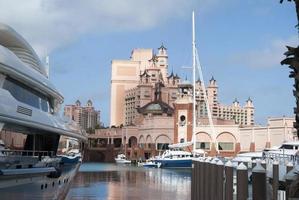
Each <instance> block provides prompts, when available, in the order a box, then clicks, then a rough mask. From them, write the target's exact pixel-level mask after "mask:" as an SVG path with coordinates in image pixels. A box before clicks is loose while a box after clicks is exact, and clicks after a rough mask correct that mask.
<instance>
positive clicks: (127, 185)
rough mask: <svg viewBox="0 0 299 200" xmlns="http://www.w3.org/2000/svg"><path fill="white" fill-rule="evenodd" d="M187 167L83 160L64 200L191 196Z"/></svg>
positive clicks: (185, 199)
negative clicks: (155, 166)
mask: <svg viewBox="0 0 299 200" xmlns="http://www.w3.org/2000/svg"><path fill="white" fill-rule="evenodd" d="M190 193H191V170H188V169H186V170H168V169H156V168H142V167H135V166H124V165H116V164H103V163H85V164H83V165H82V166H81V168H80V170H79V173H78V174H77V175H76V177H75V179H74V180H73V183H72V186H71V188H70V190H69V193H68V195H67V198H66V199H68V200H79V199H84V200H85V199H90V200H95V199H97V200H98V199H101V200H102V199H103V200H106V199H107V200H118V199H122V200H125V199H128V200H137V199H144V200H146V199H151V200H159V199H161V200H167V199H171V200H176V199H179V200H189V199H191V196H190Z"/></svg>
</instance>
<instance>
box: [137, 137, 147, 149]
mask: <svg viewBox="0 0 299 200" xmlns="http://www.w3.org/2000/svg"><path fill="white" fill-rule="evenodd" d="M138 145H139V147H140V148H142V149H144V148H145V139H144V136H143V135H141V136H140V137H139V142H138Z"/></svg>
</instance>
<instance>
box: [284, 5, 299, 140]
mask: <svg viewBox="0 0 299 200" xmlns="http://www.w3.org/2000/svg"><path fill="white" fill-rule="evenodd" d="M283 1H284V0H280V3H283ZM287 1H289V2H292V1H293V2H294V3H295V6H296V13H297V21H298V23H297V25H296V28H297V29H298V28H299V26H298V25H299V0H287ZM287 49H288V51H287V52H285V53H284V55H285V56H286V58H285V59H284V60H283V61H281V64H282V65H289V68H290V69H291V70H292V71H291V72H290V75H289V77H290V78H294V81H295V84H294V88H295V90H294V96H295V98H296V107H295V108H294V114H295V115H296V122H295V123H294V128H296V130H297V136H298V137H299V47H289V46H287Z"/></svg>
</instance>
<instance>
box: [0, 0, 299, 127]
mask: <svg viewBox="0 0 299 200" xmlns="http://www.w3.org/2000/svg"><path fill="white" fill-rule="evenodd" d="M0 6H1V7H2V8H3V7H4V6H5V7H6V8H7V9H5V11H1V12H0V22H3V23H6V24H9V25H11V26H12V27H13V28H15V29H16V30H17V31H18V32H19V33H21V34H22V35H23V36H24V37H25V38H26V39H27V40H28V41H29V42H30V43H31V44H32V45H33V47H34V48H35V49H36V50H37V52H38V54H39V55H40V56H41V58H42V59H44V57H45V55H46V54H49V55H50V65H51V69H50V79H51V81H52V82H53V83H54V84H55V85H56V87H57V88H58V89H59V90H60V91H61V92H62V93H63V95H64V96H65V103H66V104H72V103H74V102H75V101H76V100H77V99H79V100H80V101H81V102H82V103H86V101H87V100H88V99H91V100H92V101H93V102H94V104H95V107H96V108H97V109H99V110H101V118H102V121H103V122H104V123H105V124H106V125H108V124H109V109H110V105H109V100H110V76H111V72H110V69H111V60H113V59H129V56H130V52H131V50H132V49H133V48H154V49H157V48H158V47H159V46H160V45H161V43H162V42H163V43H164V45H165V46H166V47H167V48H168V54H169V71H171V69H173V70H174V72H177V73H178V74H179V75H180V76H181V77H185V76H187V77H188V78H189V79H191V71H190V72H189V71H188V70H184V69H182V66H188V65H189V66H190V65H191V12H192V10H193V9H194V10H195V14H196V33H197V34H196V37H197V48H198V50H199V54H200V61H201V63H202V67H203V73H204V77H205V79H206V81H207V80H209V79H210V78H211V76H212V75H213V76H214V77H215V79H216V80H217V82H218V86H219V101H220V102H221V103H223V104H231V103H232V101H233V100H234V99H235V98H237V99H238V100H239V101H240V103H241V104H242V105H244V103H245V101H246V100H247V98H248V97H249V96H250V97H251V98H252V99H253V102H254V105H255V108H256V112H255V118H256V122H257V123H260V124H265V122H266V119H267V117H270V116H272V117H279V116H283V115H286V116H292V115H293V113H292V110H293V107H294V106H295V98H294V97H293V95H292V89H293V88H292V85H293V80H291V79H289V78H288V74H289V70H288V68H287V67H286V66H281V65H280V64H279V62H280V60H281V59H282V58H283V52H284V51H285V48H284V45H287V44H288V45H293V46H295V45H297V44H298V35H297V30H296V29H295V25H296V16H295V9H294V5H293V3H289V2H287V1H286V2H285V3H284V4H279V0H267V1H265V0H255V1H252V0H227V1H223V0H197V1H196V0H194V1H193V0H189V1H186V0H159V1H152V0H151V1H150V0H139V1H137V0H110V1H109V0H86V1H83V0H76V1H70V0H52V1H49V0H48V1H46V0H28V1H26V2H25V1H24V2H22V3H20V1H17V0H11V1H8V0H7V1H3V0H0Z"/></svg>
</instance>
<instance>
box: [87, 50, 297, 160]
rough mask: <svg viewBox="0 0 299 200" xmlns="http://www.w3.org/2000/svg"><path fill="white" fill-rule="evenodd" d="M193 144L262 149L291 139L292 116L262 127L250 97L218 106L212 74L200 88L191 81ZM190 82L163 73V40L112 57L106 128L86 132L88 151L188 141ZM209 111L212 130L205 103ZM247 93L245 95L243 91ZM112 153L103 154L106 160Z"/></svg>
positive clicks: (147, 152)
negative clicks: (127, 54) (158, 44)
mask: <svg viewBox="0 0 299 200" xmlns="http://www.w3.org/2000/svg"><path fill="white" fill-rule="evenodd" d="M195 87H196V88H195V89H196V127H195V131H196V141H197V142H196V148H198V149H199V148H200V149H204V150H205V151H206V152H207V153H208V154H210V155H216V154H217V155H223V156H233V155H235V154H236V153H238V152H246V151H255V150H262V149H263V148H265V147H271V146H274V145H279V144H280V143H281V141H288V140H290V139H293V137H294V136H293V132H294V129H293V121H294V119H293V118H286V117H281V118H269V119H268V123H267V125H266V126H257V125H255V123H254V112H255V108H254V105H253V101H252V99H251V98H250V97H249V98H248V99H247V100H246V102H245V104H244V106H241V104H240V103H239V101H238V100H237V99H235V100H234V101H233V103H232V104H231V105H223V104H221V103H220V102H219V99H218V93H219V91H218V84H217V82H216V80H215V78H214V77H212V78H211V79H210V81H209V83H208V86H207V87H206V90H205V91H204V90H203V88H202V84H201V83H200V81H197V82H196V86H195ZM192 88H193V86H192V84H191V83H190V82H189V81H188V80H182V79H181V78H180V77H179V76H178V75H177V74H176V73H174V72H173V71H172V72H170V73H169V72H168V54H167V49H166V47H165V46H164V45H161V47H159V48H158V51H157V54H155V52H154V50H153V49H134V50H133V51H132V53H131V57H130V59H129V60H113V61H112V75H111V105H110V106H111V107H110V127H112V128H110V129H98V130H96V132H95V134H93V135H90V136H89V146H90V149H91V150H100V149H103V148H104V149H105V148H106V147H108V146H109V147H110V148H114V155H116V154H117V153H118V152H119V151H124V147H126V148H125V149H126V151H127V155H130V158H131V159H136V158H147V157H149V156H153V155H157V154H158V153H159V151H162V150H164V149H165V148H167V146H168V145H169V144H173V143H179V142H188V141H191V140H192V120H193V119H192V105H193V104H192ZM204 92H206V95H207V99H208V105H209V108H210V110H211V114H212V119H213V120H212V121H213V124H214V129H215V131H212V130H211V125H210V123H209V120H208V114H207V108H206V103H205V101H204ZM248 96H250V95H248ZM114 155H106V157H105V155H102V156H101V157H102V158H103V159H104V157H105V159H104V160H106V161H109V160H110V159H113V156H114Z"/></svg>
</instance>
